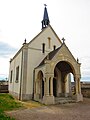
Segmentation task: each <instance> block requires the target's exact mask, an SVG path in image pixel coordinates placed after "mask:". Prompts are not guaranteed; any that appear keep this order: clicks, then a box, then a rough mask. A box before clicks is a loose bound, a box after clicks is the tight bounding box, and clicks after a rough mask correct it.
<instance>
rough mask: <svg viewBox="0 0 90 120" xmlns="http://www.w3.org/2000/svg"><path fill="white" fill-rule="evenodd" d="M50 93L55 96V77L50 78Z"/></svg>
mask: <svg viewBox="0 0 90 120" xmlns="http://www.w3.org/2000/svg"><path fill="white" fill-rule="evenodd" d="M50 95H51V96H53V77H51V79H50Z"/></svg>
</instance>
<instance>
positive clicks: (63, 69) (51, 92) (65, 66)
mask: <svg viewBox="0 0 90 120" xmlns="http://www.w3.org/2000/svg"><path fill="white" fill-rule="evenodd" d="M50 65H51V64H50V63H49V64H45V66H43V68H47V69H44V71H43V72H42V71H41V70H38V69H37V77H36V80H35V84H36V85H35V89H36V91H35V95H34V96H35V97H34V98H35V100H38V101H40V100H42V102H43V103H45V104H55V99H56V98H57V97H58V98H62V97H64V98H67V97H71V98H72V99H75V100H76V101H82V94H81V87H80V73H79V72H78V73H79V74H77V69H76V68H75V67H74V66H73V65H72V64H71V63H70V62H68V61H65V60H64V61H63V60H62V61H58V62H55V63H54V64H53V66H52V67H51V68H50ZM40 69H42V68H40ZM45 70H47V72H46V71H45ZM70 73H72V75H73V77H74V82H75V91H74V93H75V94H72V91H71V78H70ZM43 74H44V75H43Z"/></svg>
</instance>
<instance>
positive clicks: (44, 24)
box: [42, 4, 50, 29]
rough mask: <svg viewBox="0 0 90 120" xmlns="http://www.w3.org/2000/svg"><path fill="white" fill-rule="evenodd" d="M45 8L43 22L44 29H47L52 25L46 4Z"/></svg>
mask: <svg viewBox="0 0 90 120" xmlns="http://www.w3.org/2000/svg"><path fill="white" fill-rule="evenodd" d="M44 6H45V8H44V15H43V20H42V29H44V28H46V27H47V26H48V25H49V23H50V21H49V17H48V12H47V8H46V6H47V5H46V4H44Z"/></svg>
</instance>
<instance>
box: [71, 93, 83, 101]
mask: <svg viewBox="0 0 90 120" xmlns="http://www.w3.org/2000/svg"><path fill="white" fill-rule="evenodd" d="M73 98H74V99H75V100H76V102H79V101H83V95H82V94H75V95H74V96H73Z"/></svg>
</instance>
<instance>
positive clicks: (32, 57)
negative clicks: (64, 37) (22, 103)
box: [27, 27, 61, 94]
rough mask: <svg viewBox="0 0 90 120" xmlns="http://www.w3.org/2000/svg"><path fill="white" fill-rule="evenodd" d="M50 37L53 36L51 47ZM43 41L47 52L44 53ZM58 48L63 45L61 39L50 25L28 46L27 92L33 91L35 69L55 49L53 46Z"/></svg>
mask: <svg viewBox="0 0 90 120" xmlns="http://www.w3.org/2000/svg"><path fill="white" fill-rule="evenodd" d="M48 37H50V38H51V48H50V49H49V45H48ZM42 43H45V53H44V54H43V53H42ZM54 45H56V48H58V47H59V46H60V45H61V42H60V40H58V38H57V36H56V35H55V34H54V33H53V31H52V30H51V28H50V27H47V28H46V29H45V30H44V31H43V32H42V33H41V34H40V35H39V36H37V37H36V38H35V39H34V40H33V41H32V42H30V44H29V46H28V68H27V94H29V93H30V94H32V92H33V70H34V68H36V67H37V66H38V65H39V64H40V63H41V61H42V60H43V59H44V58H45V56H46V55H47V54H48V53H49V52H50V51H52V50H53V46H54Z"/></svg>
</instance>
